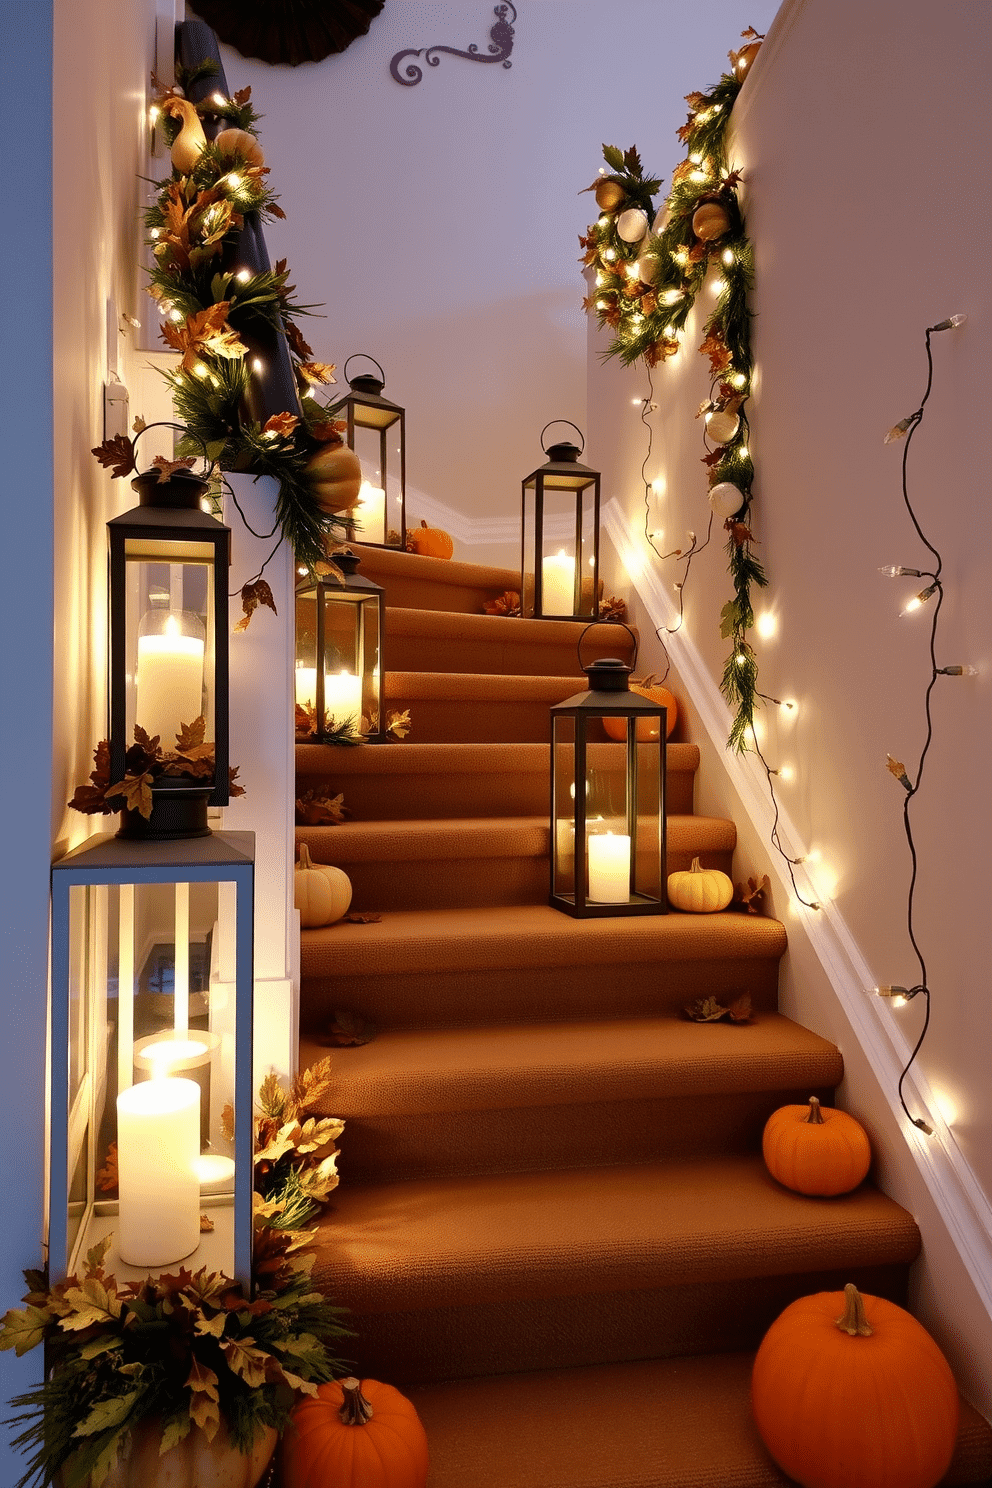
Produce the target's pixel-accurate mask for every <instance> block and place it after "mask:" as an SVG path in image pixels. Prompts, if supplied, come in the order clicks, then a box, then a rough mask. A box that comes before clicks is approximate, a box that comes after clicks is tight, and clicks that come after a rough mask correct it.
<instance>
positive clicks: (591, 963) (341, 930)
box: [301, 905, 786, 1032]
mask: <svg viewBox="0 0 992 1488" xmlns="http://www.w3.org/2000/svg"><path fill="white" fill-rule="evenodd" d="M785 944H786V940H785V930H784V927H783V926H782V925H781V924H780V923H779V922H778V921H777V920H772V919H767V918H765V917H764V916H761V915H743V914H738V913H730V912H724V913H722V914H711V915H690V914H679V913H676V912H673V913H671V914H667V915H643V916H637V917H632V918H613V917H608V918H604V919H595V920H575V919H572V918H571V916H569V915H565V914H562V913H561V912H560V911H559V910H556V909H552V908H551V907H550V906H547V905H520V906H513V907H511V908H503V907H497V908H492V909H485V910H478V909H446V910H437V911H435V912H432V913H421V912H419V911H417V910H399V911H396V912H394V913H392V914H389V915H387V916H386V917H385V918H384V919H383V920H382V921H381V922H379V923H377V924H370V925H353V924H346V923H343V922H342V923H340V924H337V925H326V926H323V927H322V928H320V929H315V930H304V931H303V932H302V935H301V969H302V974H303V979H304V989H303V997H302V1007H301V1020H302V1023H303V1027H304V1029H305V1030H306V1031H308V1032H309V1031H311V1030H314V1029H317V1028H319V1026H320V1023H321V1021H322V1020H324V1019H326V1018H328V1017H329V1016H330V1015H331V1014H332V1013H333V1011H334V1010H335V1009H336V1008H352V1009H354V1010H355V1011H357V1012H361V1013H363V1014H364V1015H365V1016H366V1017H367V1018H371V1019H372V1020H373V1021H374V1022H375V1023H377V1024H378V1025H379V1026H380V1027H382V1028H387V1027H392V1028H404V1027H405V1028H424V1027H434V1026H436V1027H445V1026H447V1027H456V1026H464V1025H466V1024H479V1023H486V1024H488V1023H517V1022H522V1023H544V1022H557V1021H559V1020H561V1019H568V1020H570V1019H584V1018H595V1017H598V1016H600V1015H601V1014H602V1013H603V1011H604V1010H608V1011H609V1014H610V1016H611V1017H633V1018H636V1017H645V1016H651V1015H653V1014H658V1013H666V1012H668V1013H678V1012H679V1011H681V1008H682V1006H683V1004H684V1003H686V1002H689V1001H691V1000H693V999H695V998H697V997H709V996H715V997H727V996H738V995H739V994H740V993H741V992H745V991H746V992H749V993H750V994H751V998H752V1001H753V1003H754V1006H755V1008H756V1009H757V1010H760V1011H769V1012H770V1011H773V1010H774V1009H775V1006H776V1001H777V976H778V962H779V958H780V957H781V956H782V954H783V952H784V950H785Z"/></svg>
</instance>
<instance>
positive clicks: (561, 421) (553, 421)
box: [345, 373, 586, 455]
mask: <svg viewBox="0 0 992 1488" xmlns="http://www.w3.org/2000/svg"><path fill="white" fill-rule="evenodd" d="M345 376H347V373H345ZM552 424H567V425H568V427H569V428H570V429H574V430H575V432H576V434H578V436H579V438H580V439H581V440H582V444H581V446H580V448H579V454H580V455H581V454H582V452H583V450H584V449H585V447H586V436H585V435H584V434H583V432H582V430H581V429H580V428H579V426H578V424H573V423H572V420H571V419H551V420H550V422H549V423H547V424H545V426H544V428H543V429H542V430H541V448H542V450H544V453H545V454H547V453H548V451H547V448H546V446H545V443H544V436H545V434H547V432H548V430H549V429H550V428H551V425H552Z"/></svg>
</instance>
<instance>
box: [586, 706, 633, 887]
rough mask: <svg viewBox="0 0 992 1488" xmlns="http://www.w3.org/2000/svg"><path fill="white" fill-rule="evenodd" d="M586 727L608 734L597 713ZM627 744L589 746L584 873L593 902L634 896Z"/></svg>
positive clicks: (590, 716)
mask: <svg viewBox="0 0 992 1488" xmlns="http://www.w3.org/2000/svg"><path fill="white" fill-rule="evenodd" d="M584 721H585V723H586V728H587V731H588V732H589V733H591V734H592V735H593V737H594V738H595V736H596V735H598V734H601V733H602V732H605V730H603V727H602V719H601V717H600V716H599V715H598V714H592V713H590V714H588V715H587V716H586V718H585V720H584ZM627 787H628V770H627V746H626V744H597V743H592V744H589V745H588V746H587V748H586V874H587V898H588V899H589V901H590V903H597V904H627V903H629V901H630V894H631V887H632V886H631V814H630V811H629V809H628V795H627Z"/></svg>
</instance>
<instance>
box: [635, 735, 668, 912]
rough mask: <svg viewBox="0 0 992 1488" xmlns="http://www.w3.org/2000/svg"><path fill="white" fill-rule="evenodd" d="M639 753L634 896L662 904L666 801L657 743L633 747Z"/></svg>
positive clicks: (659, 748)
mask: <svg viewBox="0 0 992 1488" xmlns="http://www.w3.org/2000/svg"><path fill="white" fill-rule="evenodd" d="M634 748H635V750H636V751H637V784H636V798H637V799H636V806H637V810H636V818H635V828H634V830H635V834H636V836H635V843H634V884H633V889H634V893H635V894H636V895H638V896H640V897H641V898H644V899H655V900H658V901H660V900H661V898H662V889H663V886H664V882H665V864H664V863H663V862H662V854H663V851H664V846H665V843H664V820H665V818H664V802H663V799H662V789H661V786H662V769H661V766H660V765H659V754H660V751H661V745H660V743H658V742H651V743H639V744H635V745H634Z"/></svg>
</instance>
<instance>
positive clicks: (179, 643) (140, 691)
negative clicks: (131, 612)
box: [134, 615, 203, 749]
mask: <svg viewBox="0 0 992 1488" xmlns="http://www.w3.org/2000/svg"><path fill="white" fill-rule="evenodd" d="M135 690H136V693H137V698H136V701H135V713H134V716H135V722H136V723H137V724H139V725H140V727H141V728H143V729H144V730H145V733H146V734H150V735H151V736H152V738H154V737H155V735H156V734H158V736H159V737H160V739H161V740H162V747H163V749H172V748H173V747H174V745H175V738H176V735H177V734H178V732H179V725H180V724H181V723H192V722H193V720H194V718H199V716H200V714H201V713H202V712H203V641H202V640H200V639H199V638H198V637H197V636H185V635H181V634H180V630H179V621H178V620H177V619H176V617H175V616H174V615H170V616H169V618H168V620H167V621H166V628H165V630H164V631H163V633H162V634H161V635H145V636H139V637H138V670H137V675H136V676H135Z"/></svg>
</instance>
